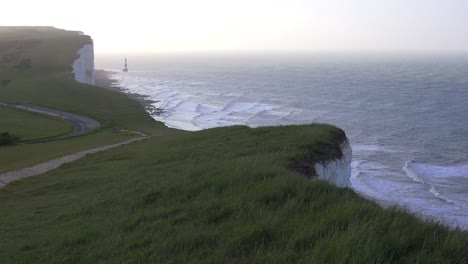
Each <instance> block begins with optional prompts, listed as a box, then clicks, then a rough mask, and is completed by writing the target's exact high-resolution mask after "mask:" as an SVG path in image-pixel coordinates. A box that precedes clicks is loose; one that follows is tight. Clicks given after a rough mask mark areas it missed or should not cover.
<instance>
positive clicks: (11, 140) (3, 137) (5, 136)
mask: <svg viewBox="0 0 468 264" xmlns="http://www.w3.org/2000/svg"><path fill="white" fill-rule="evenodd" d="M19 140H20V138H19V137H17V136H15V135H12V134H10V133H8V132H3V133H1V134H0V146H3V145H13V144H16V143H18V141H19Z"/></svg>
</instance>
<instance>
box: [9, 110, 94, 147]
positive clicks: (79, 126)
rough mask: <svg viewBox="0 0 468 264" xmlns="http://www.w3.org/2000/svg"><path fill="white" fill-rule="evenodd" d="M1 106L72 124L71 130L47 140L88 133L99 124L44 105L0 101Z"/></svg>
mask: <svg viewBox="0 0 468 264" xmlns="http://www.w3.org/2000/svg"><path fill="white" fill-rule="evenodd" d="M0 105H1V106H6V107H11V108H16V109H20V110H25V111H29V112H34V113H38V114H44V115H49V116H54V117H58V118H62V119H64V120H65V121H67V122H69V123H70V124H71V125H72V126H73V131H72V132H70V133H68V134H66V135H62V136H58V137H54V138H49V139H47V140H55V139H63V138H69V137H73V136H79V135H84V134H88V133H89V132H91V131H93V130H95V129H97V128H98V127H100V126H101V124H100V123H99V122H98V121H96V120H94V119H91V118H89V117H86V116H82V115H77V114H72V113H68V112H63V111H59V110H54V109H49V108H45V107H40V106H35V105H28V104H24V105H16V104H6V103H1V102H0Z"/></svg>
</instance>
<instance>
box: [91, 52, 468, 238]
mask: <svg viewBox="0 0 468 264" xmlns="http://www.w3.org/2000/svg"><path fill="white" fill-rule="evenodd" d="M128 59H129V69H130V72H128V73H122V72H121V68H122V64H123V63H122V61H123V56H97V61H96V64H97V67H98V68H103V69H109V70H116V71H117V72H116V73H114V74H113V78H115V79H116V80H118V82H119V84H120V85H121V86H122V87H124V88H125V89H126V90H128V91H129V92H132V93H139V94H142V95H146V96H148V97H149V98H150V99H152V100H155V101H157V102H155V103H154V106H155V107H159V108H162V109H164V110H165V111H164V113H163V114H162V115H159V116H153V117H154V118H155V119H156V120H159V121H162V122H164V123H165V124H166V125H167V126H169V127H174V128H179V129H184V130H200V129H206V128H211V127H218V126H229V125H235V124H240V125H248V126H251V127H257V126H267V125H285V124H304V123H330V124H334V125H336V126H338V127H341V128H342V129H344V130H345V131H346V133H347V135H348V137H349V138H350V141H351V144H352V148H353V163H352V167H353V174H352V179H351V181H352V188H353V189H354V190H355V191H357V192H358V193H360V194H361V195H363V196H365V197H368V198H371V199H373V200H376V201H378V202H379V203H380V204H382V205H394V204H398V205H400V206H403V207H405V208H407V209H409V210H410V211H412V212H414V213H416V214H418V215H421V216H423V217H428V218H431V219H435V220H438V221H443V222H445V223H446V224H448V225H450V226H453V227H457V226H458V227H461V228H463V229H468V55H463V54H386V55H378V54H293V55H287V54H199V55H194V54H185V55H183V54H179V55H176V54H173V55H160V56H134V57H131V58H128Z"/></svg>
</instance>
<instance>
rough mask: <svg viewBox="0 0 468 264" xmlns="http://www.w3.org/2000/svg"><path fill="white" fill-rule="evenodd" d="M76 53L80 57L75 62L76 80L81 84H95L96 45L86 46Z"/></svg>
mask: <svg viewBox="0 0 468 264" xmlns="http://www.w3.org/2000/svg"><path fill="white" fill-rule="evenodd" d="M76 53H78V55H80V56H79V57H78V59H76V60H75V61H74V62H73V65H72V66H73V73H74V74H75V80H76V81H77V82H80V83H86V84H91V85H94V84H95V80H94V44H92V43H91V44H85V45H84V46H83V47H82V48H81V49H79V50H78V51H77V52H76Z"/></svg>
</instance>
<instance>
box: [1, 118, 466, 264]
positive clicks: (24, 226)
mask: <svg viewBox="0 0 468 264" xmlns="http://www.w3.org/2000/svg"><path fill="white" fill-rule="evenodd" d="M337 132H338V131H337V130H336V128H334V127H330V126H323V125H312V126H293V127H278V128H259V129H249V128H245V127H232V128H220V129H212V130H207V131H202V132H197V133H193V134H190V135H185V136H184V137H182V138H181V137H179V136H175V137H153V138H151V139H149V140H146V141H144V142H141V143H136V144H134V145H130V146H125V147H122V148H119V149H116V150H113V151H109V152H105V153H102V154H100V155H94V156H91V157H88V158H86V159H83V160H80V161H78V162H76V163H75V164H73V165H67V166H64V167H62V168H60V169H58V170H56V171H54V172H51V173H48V174H46V175H44V176H41V177H35V178H29V179H27V180H24V181H21V182H16V183H13V184H12V185H10V186H7V188H5V189H0V200H1V201H2V203H1V204H0V211H1V212H2V214H1V215H0V233H1V234H2V236H1V238H0V246H1V248H2V249H3V253H0V258H1V257H2V254H3V257H4V259H10V260H12V262H15V263H21V262H30V261H39V262H41V263H54V262H55V263H68V262H85V263H98V262H113V263H118V262H123V263H158V262H161V263H190V262H211V263H220V262H229V263H230V262H238V261H240V260H242V261H245V262H253V261H258V262H268V263H270V262H273V263H286V262H292V263H295V262H305V263H308V262H309V261H311V260H314V261H316V262H327V263H330V262H331V263H333V262H335V263H339V262H341V263H342V262H344V261H345V260H346V261H349V262H355V263H392V262H393V263H394V262H406V263H444V262H447V263H449V262H450V263H463V260H464V258H465V257H467V256H468V251H467V250H468V247H467V246H468V239H467V234H466V233H461V232H451V231H448V230H447V229H446V228H443V227H440V226H438V225H436V224H430V223H422V222H421V221H419V220H417V219H415V218H414V217H412V216H410V215H408V214H406V213H403V212H400V211H398V210H384V209H381V208H379V207H378V206H376V205H375V204H374V203H372V202H369V201H366V200H364V199H363V198H360V197H359V196H357V195H356V194H355V193H354V192H352V191H351V190H348V189H337V188H335V187H332V186H330V185H328V184H326V183H323V182H319V181H310V180H307V179H306V178H304V177H302V176H299V175H297V174H294V173H292V172H290V171H288V170H287V169H286V168H287V167H288V165H289V163H290V162H291V160H292V159H294V158H295V157H297V155H298V154H299V155H300V154H301V153H302V154H309V153H308V152H307V153H305V151H306V149H308V148H307V147H306V145H309V146H317V145H322V146H323V147H324V150H325V149H327V148H329V147H330V146H329V144H331V142H332V141H331V138H332V136H333V134H335V133H337Z"/></svg>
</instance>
